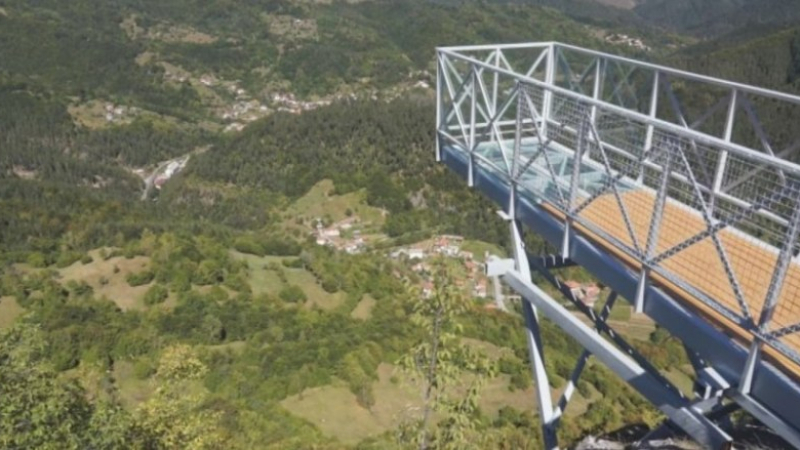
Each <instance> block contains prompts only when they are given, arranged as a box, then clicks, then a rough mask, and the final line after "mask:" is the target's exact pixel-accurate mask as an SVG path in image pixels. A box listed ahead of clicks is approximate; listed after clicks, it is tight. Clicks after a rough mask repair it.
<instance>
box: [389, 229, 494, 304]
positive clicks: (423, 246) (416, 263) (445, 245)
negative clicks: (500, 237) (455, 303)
mask: <svg viewBox="0 0 800 450" xmlns="http://www.w3.org/2000/svg"><path fill="white" fill-rule="evenodd" d="M463 242H464V238H463V237H461V236H454V235H441V236H437V237H436V238H434V239H433V240H432V241H428V242H425V243H420V244H416V245H413V246H410V247H402V248H399V249H396V250H394V251H392V252H391V253H390V254H389V257H390V258H392V259H401V258H405V259H407V260H409V262H410V263H411V264H412V266H411V270H412V271H414V272H416V273H417V274H419V275H420V276H421V277H422V280H423V281H422V284H421V286H420V287H421V289H422V295H423V297H425V298H430V297H431V296H432V295H433V292H434V285H433V272H432V270H431V266H430V264H428V263H427V262H426V261H425V260H426V259H428V258H430V257H434V256H437V255H439V256H445V257H448V258H457V259H459V260H460V261H461V262H462V263H463V264H464V269H466V273H467V277H466V279H462V280H456V281H455V284H456V286H457V287H458V288H460V289H463V290H464V291H467V292H469V293H470V294H471V295H472V296H473V297H477V298H486V297H487V295H488V280H487V278H486V276H485V275H484V266H483V263H481V262H479V261H476V260H475V255H473V254H472V252H469V251H466V250H462V249H461V244H462V243H463Z"/></svg>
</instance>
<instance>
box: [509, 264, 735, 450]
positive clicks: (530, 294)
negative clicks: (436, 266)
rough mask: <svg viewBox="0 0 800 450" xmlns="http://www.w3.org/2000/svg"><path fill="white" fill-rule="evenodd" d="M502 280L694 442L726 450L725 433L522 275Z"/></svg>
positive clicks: (512, 275) (510, 274) (727, 444)
mask: <svg viewBox="0 0 800 450" xmlns="http://www.w3.org/2000/svg"><path fill="white" fill-rule="evenodd" d="M504 280H505V282H506V283H508V284H509V285H510V286H511V288H512V289H514V290H515V291H516V292H517V293H518V294H520V295H521V296H522V298H523V300H525V303H528V304H530V305H532V306H535V307H536V308H537V309H539V310H540V311H541V312H542V313H543V314H544V315H546V316H547V317H548V318H549V319H550V320H552V321H553V322H555V323H556V324H557V325H558V326H559V327H560V328H561V329H562V330H564V331H565V332H566V333H567V334H569V335H570V336H572V337H573V338H574V339H575V340H577V341H578V342H579V343H580V344H581V345H582V346H583V347H584V348H585V349H586V350H588V351H589V352H591V353H592V354H593V355H594V356H595V357H596V358H597V359H598V360H600V361H602V362H603V364H605V365H606V366H607V367H608V368H610V369H611V370H612V371H614V372H615V373H616V374H617V375H619V376H620V377H621V378H622V379H624V380H625V381H626V382H627V383H628V384H630V385H631V387H633V388H634V389H636V390H637V391H638V392H639V393H640V394H642V395H643V396H644V397H645V398H647V399H648V400H649V401H650V402H651V403H652V404H653V405H655V406H656V407H657V408H658V409H660V410H661V411H662V412H663V413H664V414H665V415H666V416H667V417H669V418H670V419H671V420H672V421H673V422H674V423H675V424H676V425H678V426H679V427H680V428H681V429H682V430H683V431H685V432H686V434H688V435H689V436H691V437H692V438H693V439H694V440H695V441H697V442H698V443H700V444H701V445H704V446H706V447H707V448H712V449H726V448H729V446H730V444H731V442H732V439H731V437H730V436H729V435H728V434H727V433H725V432H724V431H723V430H721V429H720V428H719V427H718V426H717V425H716V424H714V423H713V422H711V421H710V420H708V419H707V418H706V417H705V416H703V415H702V414H700V413H698V412H697V411H695V410H694V409H692V408H691V406H690V405H689V403H688V402H687V401H686V400H685V399H683V398H681V397H680V396H678V395H676V394H675V393H673V392H671V391H669V390H667V389H666V388H665V387H664V386H662V385H661V383H659V381H658V380H656V379H655V378H654V377H653V376H652V375H651V374H649V373H648V372H647V371H645V370H644V369H643V368H642V367H641V366H640V365H638V364H637V363H636V362H635V361H633V360H632V359H631V358H630V357H628V356H627V355H625V354H624V353H622V352H621V351H620V350H617V348H616V347H614V346H612V345H611V344H610V343H609V342H607V341H606V340H605V339H603V338H602V337H601V336H600V335H599V334H597V332H595V331H594V330H592V329H591V328H589V327H588V326H586V325H585V324H584V323H583V322H581V321H580V320H578V318H576V317H575V316H574V315H573V314H572V313H570V312H569V311H567V310H566V309H564V307H563V306H561V305H559V304H558V302H556V301H555V300H553V299H552V298H551V297H550V296H549V295H547V293H545V292H544V291H542V290H541V289H539V288H538V287H537V286H536V285H534V284H532V283H531V282H530V281H527V280H525V276H524V275H523V274H521V273H519V272H509V273H507V274H506V275H505V277H504Z"/></svg>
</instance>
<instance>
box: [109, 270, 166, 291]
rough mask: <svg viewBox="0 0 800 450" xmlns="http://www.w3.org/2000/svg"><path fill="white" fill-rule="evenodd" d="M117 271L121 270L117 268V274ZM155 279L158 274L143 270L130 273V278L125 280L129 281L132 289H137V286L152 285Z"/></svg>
mask: <svg viewBox="0 0 800 450" xmlns="http://www.w3.org/2000/svg"><path fill="white" fill-rule="evenodd" d="M117 271H119V269H116V268H115V272H114V273H117ZM155 277H156V274H155V273H153V271H152V270H143V271H141V272H138V273H130V274H128V276H127V277H125V280H127V281H128V284H129V285H131V286H132V287H136V286H143V285H145V284H148V283H150V282H151V281H153V279H154V278H155Z"/></svg>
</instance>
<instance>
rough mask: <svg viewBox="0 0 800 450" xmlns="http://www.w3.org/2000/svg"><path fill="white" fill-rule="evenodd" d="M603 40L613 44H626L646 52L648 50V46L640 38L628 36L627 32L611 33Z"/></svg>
mask: <svg viewBox="0 0 800 450" xmlns="http://www.w3.org/2000/svg"><path fill="white" fill-rule="evenodd" d="M605 41H606V42H608V43H609V44H613V45H627V46H628V47H633V48H636V49H639V50H643V51H646V52H649V51H650V47H649V46H647V45H645V43H644V42H642V40H641V39H639V38H636V37H633V36H628V35H627V34H621V33H613V34H609V35H608V36H606V37H605Z"/></svg>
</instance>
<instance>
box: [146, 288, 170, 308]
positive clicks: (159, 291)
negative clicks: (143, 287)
mask: <svg viewBox="0 0 800 450" xmlns="http://www.w3.org/2000/svg"><path fill="white" fill-rule="evenodd" d="M167 297H169V290H167V288H166V287H165V286H164V285H162V284H158V283H156V284H154V285H152V286H150V289H148V290H147V292H146V293H145V294H144V303H145V304H146V305H157V304H159V303H163V302H164V300H166V299H167Z"/></svg>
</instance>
